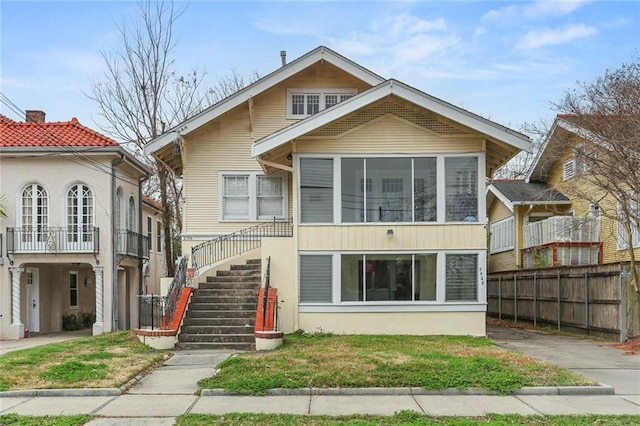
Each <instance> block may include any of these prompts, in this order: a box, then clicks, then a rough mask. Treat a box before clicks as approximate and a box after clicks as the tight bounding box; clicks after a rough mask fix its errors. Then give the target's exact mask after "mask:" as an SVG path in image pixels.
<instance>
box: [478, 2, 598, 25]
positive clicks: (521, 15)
mask: <svg viewBox="0 0 640 426" xmlns="http://www.w3.org/2000/svg"><path fill="white" fill-rule="evenodd" d="M586 3H588V1H587V0H563V1H548V0H537V1H534V2H531V3H526V4H518V5H510V6H505V7H502V8H500V9H497V10H491V11H489V12H487V13H486V14H484V16H482V20H483V21H490V22H500V23H511V22H514V21H520V20H536V19H541V18H546V17H558V16H565V15H569V14H571V13H572V12H573V11H575V10H577V9H579V8H580V7H582V6H583V5H585V4H586Z"/></svg>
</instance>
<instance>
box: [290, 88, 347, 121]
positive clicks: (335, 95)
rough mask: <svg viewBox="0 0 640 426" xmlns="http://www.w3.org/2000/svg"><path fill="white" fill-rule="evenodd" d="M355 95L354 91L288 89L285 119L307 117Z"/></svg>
mask: <svg viewBox="0 0 640 426" xmlns="http://www.w3.org/2000/svg"><path fill="white" fill-rule="evenodd" d="M356 93H357V90H356V89H288V90H287V118H304V117H308V116H310V115H313V114H316V113H317V112H319V111H322V110H323V109H325V108H330V107H332V106H334V105H336V104H337V103H339V102H342V101H345V100H347V99H349V98H350V97H352V96H353V95H355V94H356Z"/></svg>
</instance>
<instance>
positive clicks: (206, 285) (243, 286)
mask: <svg viewBox="0 0 640 426" xmlns="http://www.w3.org/2000/svg"><path fill="white" fill-rule="evenodd" d="M259 288H260V281H257V280H256V281H227V282H214V281H212V282H201V283H199V284H198V290H200V289H202V290H253V291H258V289H259Z"/></svg>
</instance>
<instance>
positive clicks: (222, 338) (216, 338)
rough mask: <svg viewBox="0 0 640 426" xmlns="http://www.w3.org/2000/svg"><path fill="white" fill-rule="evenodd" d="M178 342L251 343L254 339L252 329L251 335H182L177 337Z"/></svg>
mask: <svg viewBox="0 0 640 426" xmlns="http://www.w3.org/2000/svg"><path fill="white" fill-rule="evenodd" d="M178 341H179V342H238V343H242V342H245V343H253V342H255V337H254V335H253V329H251V333H243V334H204V333H203V334H184V333H180V335H179V336H178Z"/></svg>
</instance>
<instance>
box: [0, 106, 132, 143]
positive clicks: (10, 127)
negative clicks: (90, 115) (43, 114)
mask: <svg viewBox="0 0 640 426" xmlns="http://www.w3.org/2000/svg"><path fill="white" fill-rule="evenodd" d="M63 146H64V147H70V146H73V147H104V146H116V147H117V146H120V145H119V144H118V143H117V142H116V141H114V140H113V139H111V138H108V137H106V136H104V135H102V134H100V133H98V132H96V131H94V130H91V129H90V128H88V127H85V126H83V125H82V124H80V123H79V122H78V119H77V118H72V119H71V121H57V122H49V123H46V122H45V123H35V122H18V121H14V120H11V119H10V118H9V117H6V116H4V115H2V114H0V147H63Z"/></svg>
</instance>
